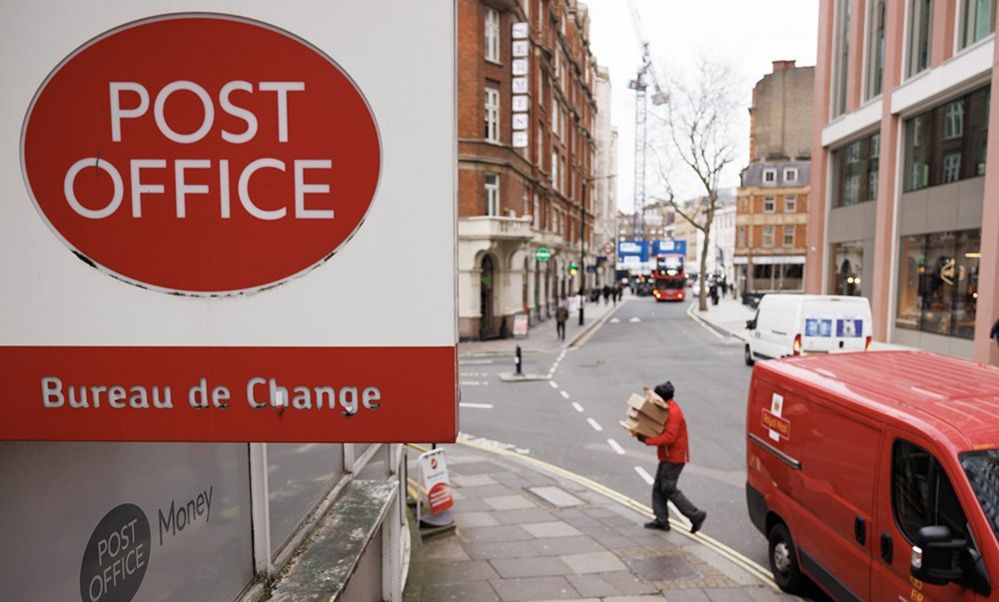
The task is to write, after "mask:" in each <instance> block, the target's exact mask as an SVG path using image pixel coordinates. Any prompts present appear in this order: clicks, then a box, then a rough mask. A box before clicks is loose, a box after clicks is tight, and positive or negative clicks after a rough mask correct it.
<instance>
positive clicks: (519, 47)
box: [512, 40, 531, 57]
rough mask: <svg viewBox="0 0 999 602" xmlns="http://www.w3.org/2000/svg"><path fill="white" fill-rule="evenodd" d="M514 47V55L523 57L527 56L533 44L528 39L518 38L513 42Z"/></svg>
mask: <svg viewBox="0 0 999 602" xmlns="http://www.w3.org/2000/svg"><path fill="white" fill-rule="evenodd" d="M512 47H513V56H515V57H521V56H527V53H528V50H529V49H530V47H531V45H530V42H528V41H527V40H517V41H516V42H514V43H513V44H512Z"/></svg>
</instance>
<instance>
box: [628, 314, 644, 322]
mask: <svg viewBox="0 0 999 602" xmlns="http://www.w3.org/2000/svg"><path fill="white" fill-rule="evenodd" d="M628 321H629V322H631V323H632V324H635V323H637V322H641V321H642V319H641V318H639V317H638V316H635V317H634V318H631V319H630V320H628Z"/></svg>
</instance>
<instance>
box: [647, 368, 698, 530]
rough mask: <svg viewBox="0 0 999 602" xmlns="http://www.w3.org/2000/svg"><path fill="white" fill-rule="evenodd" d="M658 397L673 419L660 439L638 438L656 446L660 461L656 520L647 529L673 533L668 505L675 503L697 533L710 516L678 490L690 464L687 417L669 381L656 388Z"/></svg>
mask: <svg viewBox="0 0 999 602" xmlns="http://www.w3.org/2000/svg"><path fill="white" fill-rule="evenodd" d="M653 391H655V393H656V395H658V396H659V397H662V398H663V400H665V401H666V405H667V406H668V407H669V417H668V418H667V419H666V425H665V429H664V430H663V433H662V434H661V435H659V436H657V437H645V436H642V435H639V436H638V440H639V441H641V442H642V443H644V444H645V445H654V446H655V447H656V455H657V456H658V458H659V466H658V468H656V480H655V482H654V483H653V484H652V510H653V511H654V512H655V514H656V519H655V520H654V521H650V522H648V523H645V528H646V529H660V530H662V531H669V528H670V527H669V508H668V507H667V506H666V502H667V501H670V502H673V505H674V506H676V509H677V510H679V511H680V514H682V515H684V516H686V517H687V519H688V520H690V532H691V533H697V532H698V531H700V529H701V525H703V524H704V519H706V518H707V517H708V513H707V512H705V511H704V510H698V509H697V507H696V506H694V504H692V503H691V502H690V500H688V499H687V496H685V495H683V492H682V491H680V490H679V489H678V488H677V481H679V479H680V473H681V472H683V467H684V466H685V465H686V464H687V462H689V461H690V446H689V443H688V441H687V421H686V420H684V418H683V410H681V409H680V406H679V405H678V404H677V403H676V400H675V399H673V383H671V382H670V381H666V382H664V383H662V384H659V385H656V388H655V389H653Z"/></svg>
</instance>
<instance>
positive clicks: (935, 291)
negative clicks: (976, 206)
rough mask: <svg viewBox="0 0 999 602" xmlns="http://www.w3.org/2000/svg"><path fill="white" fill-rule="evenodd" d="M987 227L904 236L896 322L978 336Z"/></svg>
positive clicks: (954, 335) (944, 333)
mask: <svg viewBox="0 0 999 602" xmlns="http://www.w3.org/2000/svg"><path fill="white" fill-rule="evenodd" d="M980 247H981V230H964V231H960V232H935V233H932V234H920V235H916V236H903V237H902V239H901V241H900V244H899V281H898V313H897V315H896V318H895V325H896V326H897V327H899V328H907V329H910V330H920V331H922V332H929V333H934V334H941V335H946V336H953V337H960V338H964V339H971V338H974V334H975V312H976V309H977V306H978V271H979V258H980V257H981V249H980Z"/></svg>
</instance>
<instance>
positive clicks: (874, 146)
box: [832, 134, 881, 207]
mask: <svg viewBox="0 0 999 602" xmlns="http://www.w3.org/2000/svg"><path fill="white" fill-rule="evenodd" d="M880 154H881V135H880V134H872V135H871V136H868V137H867V138H863V139H861V140H857V141H856V142H851V143H850V144H848V145H846V146H844V147H843V148H841V149H838V150H835V151H833V153H832V163H833V203H832V205H833V207H846V206H849V205H856V204H857V203H862V202H864V201H873V200H874V199H876V198H877V196H878V162H879V156H880Z"/></svg>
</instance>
